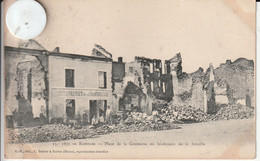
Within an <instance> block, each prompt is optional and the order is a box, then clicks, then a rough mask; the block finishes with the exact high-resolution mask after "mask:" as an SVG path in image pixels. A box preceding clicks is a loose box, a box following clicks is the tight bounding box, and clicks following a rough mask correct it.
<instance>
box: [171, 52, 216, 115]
mask: <svg viewBox="0 0 260 161" xmlns="http://www.w3.org/2000/svg"><path fill="white" fill-rule="evenodd" d="M168 62H169V64H170V72H171V75H172V83H173V93H174V96H173V101H172V103H173V104H175V105H180V106H183V105H185V106H187V105H188V106H192V107H195V108H196V109H200V110H202V111H204V112H207V113H214V112H216V109H215V93H214V74H213V72H214V68H213V66H212V65H211V64H210V67H209V69H208V70H207V71H206V72H204V71H203V69H202V68H199V69H198V70H197V71H196V72H193V73H190V74H187V73H184V72H182V65H181V64H182V58H181V54H180V53H178V54H176V55H175V56H174V57H173V58H172V59H170V60H168Z"/></svg>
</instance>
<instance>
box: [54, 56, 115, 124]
mask: <svg viewBox="0 0 260 161" xmlns="http://www.w3.org/2000/svg"><path fill="white" fill-rule="evenodd" d="M49 69H50V70H49V76H50V77H49V87H50V88H49V89H50V92H49V96H50V97H49V98H50V101H49V120H50V121H52V120H53V119H64V118H65V117H66V118H69V119H70V120H73V119H76V117H77V116H80V117H82V116H83V115H86V116H87V118H88V122H89V123H91V120H92V118H93V117H96V118H97V117H100V116H105V113H106V110H107V107H108V106H110V107H111V106H112V88H111V86H112V83H111V73H112V72H111V71H112V60H111V59H110V58H101V57H90V56H82V55H77V56H75V55H68V54H57V53H51V54H50V56H49Z"/></svg>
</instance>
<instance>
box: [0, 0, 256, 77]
mask: <svg viewBox="0 0 260 161" xmlns="http://www.w3.org/2000/svg"><path fill="white" fill-rule="evenodd" d="M13 1H14V0H7V1H6V3H5V5H6V7H8V6H9V5H10V4H11V3H12V2H13ZM39 2H40V3H41V4H42V5H43V6H44V7H45V9H46V12H47V16H48V17H47V26H46V28H45V30H44V32H43V33H42V34H41V35H40V36H38V37H37V38H36V39H35V40H36V41H38V42H39V43H40V44H42V45H43V46H44V47H45V48H46V49H47V50H53V49H54V48H55V47H57V46H59V47H60V51H61V52H65V53H76V54H83V55H90V54H91V51H92V49H93V47H94V44H99V45H101V46H103V47H104V48H105V49H106V50H108V51H109V52H111V53H112V54H113V58H114V59H115V60H116V59H117V57H119V56H122V57H123V59H124V61H126V62H128V61H133V59H134V56H145V57H149V58H157V59H162V60H165V59H170V58H172V57H173V56H174V55H175V54H176V53H178V52H180V53H181V54H182V58H183V70H184V71H185V72H193V71H195V70H197V69H198V68H199V67H203V68H204V69H205V68H207V67H208V65H209V63H211V62H212V63H213V66H218V65H219V64H220V63H222V62H225V60H226V59H231V60H232V61H234V60H235V59H237V58H239V57H245V58H248V59H254V58H255V27H254V25H255V22H254V19H255V17H254V13H255V6H254V0H121V1H120V0H109V1H107V0H73V1H71V0H55V1H53V0H40V1H39ZM5 29H6V26H5ZM18 41H19V40H18V39H16V38H14V37H13V36H12V35H10V33H9V32H5V44H6V45H9V46H17V44H18Z"/></svg>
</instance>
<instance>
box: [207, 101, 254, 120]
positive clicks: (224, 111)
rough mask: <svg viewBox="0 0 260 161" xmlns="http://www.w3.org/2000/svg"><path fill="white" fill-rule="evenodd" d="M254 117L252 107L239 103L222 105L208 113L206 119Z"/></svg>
mask: <svg viewBox="0 0 260 161" xmlns="http://www.w3.org/2000/svg"><path fill="white" fill-rule="evenodd" d="M253 117H254V108H252V107H247V106H244V105H241V104H239V103H238V104H232V105H222V106H221V107H220V109H219V110H218V112H217V113H216V114H213V115H208V120H213V121H215V120H230V119H248V118H253Z"/></svg>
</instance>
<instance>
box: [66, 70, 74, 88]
mask: <svg viewBox="0 0 260 161" xmlns="http://www.w3.org/2000/svg"><path fill="white" fill-rule="evenodd" d="M65 77H66V78H65V85H66V87H74V69H65Z"/></svg>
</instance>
